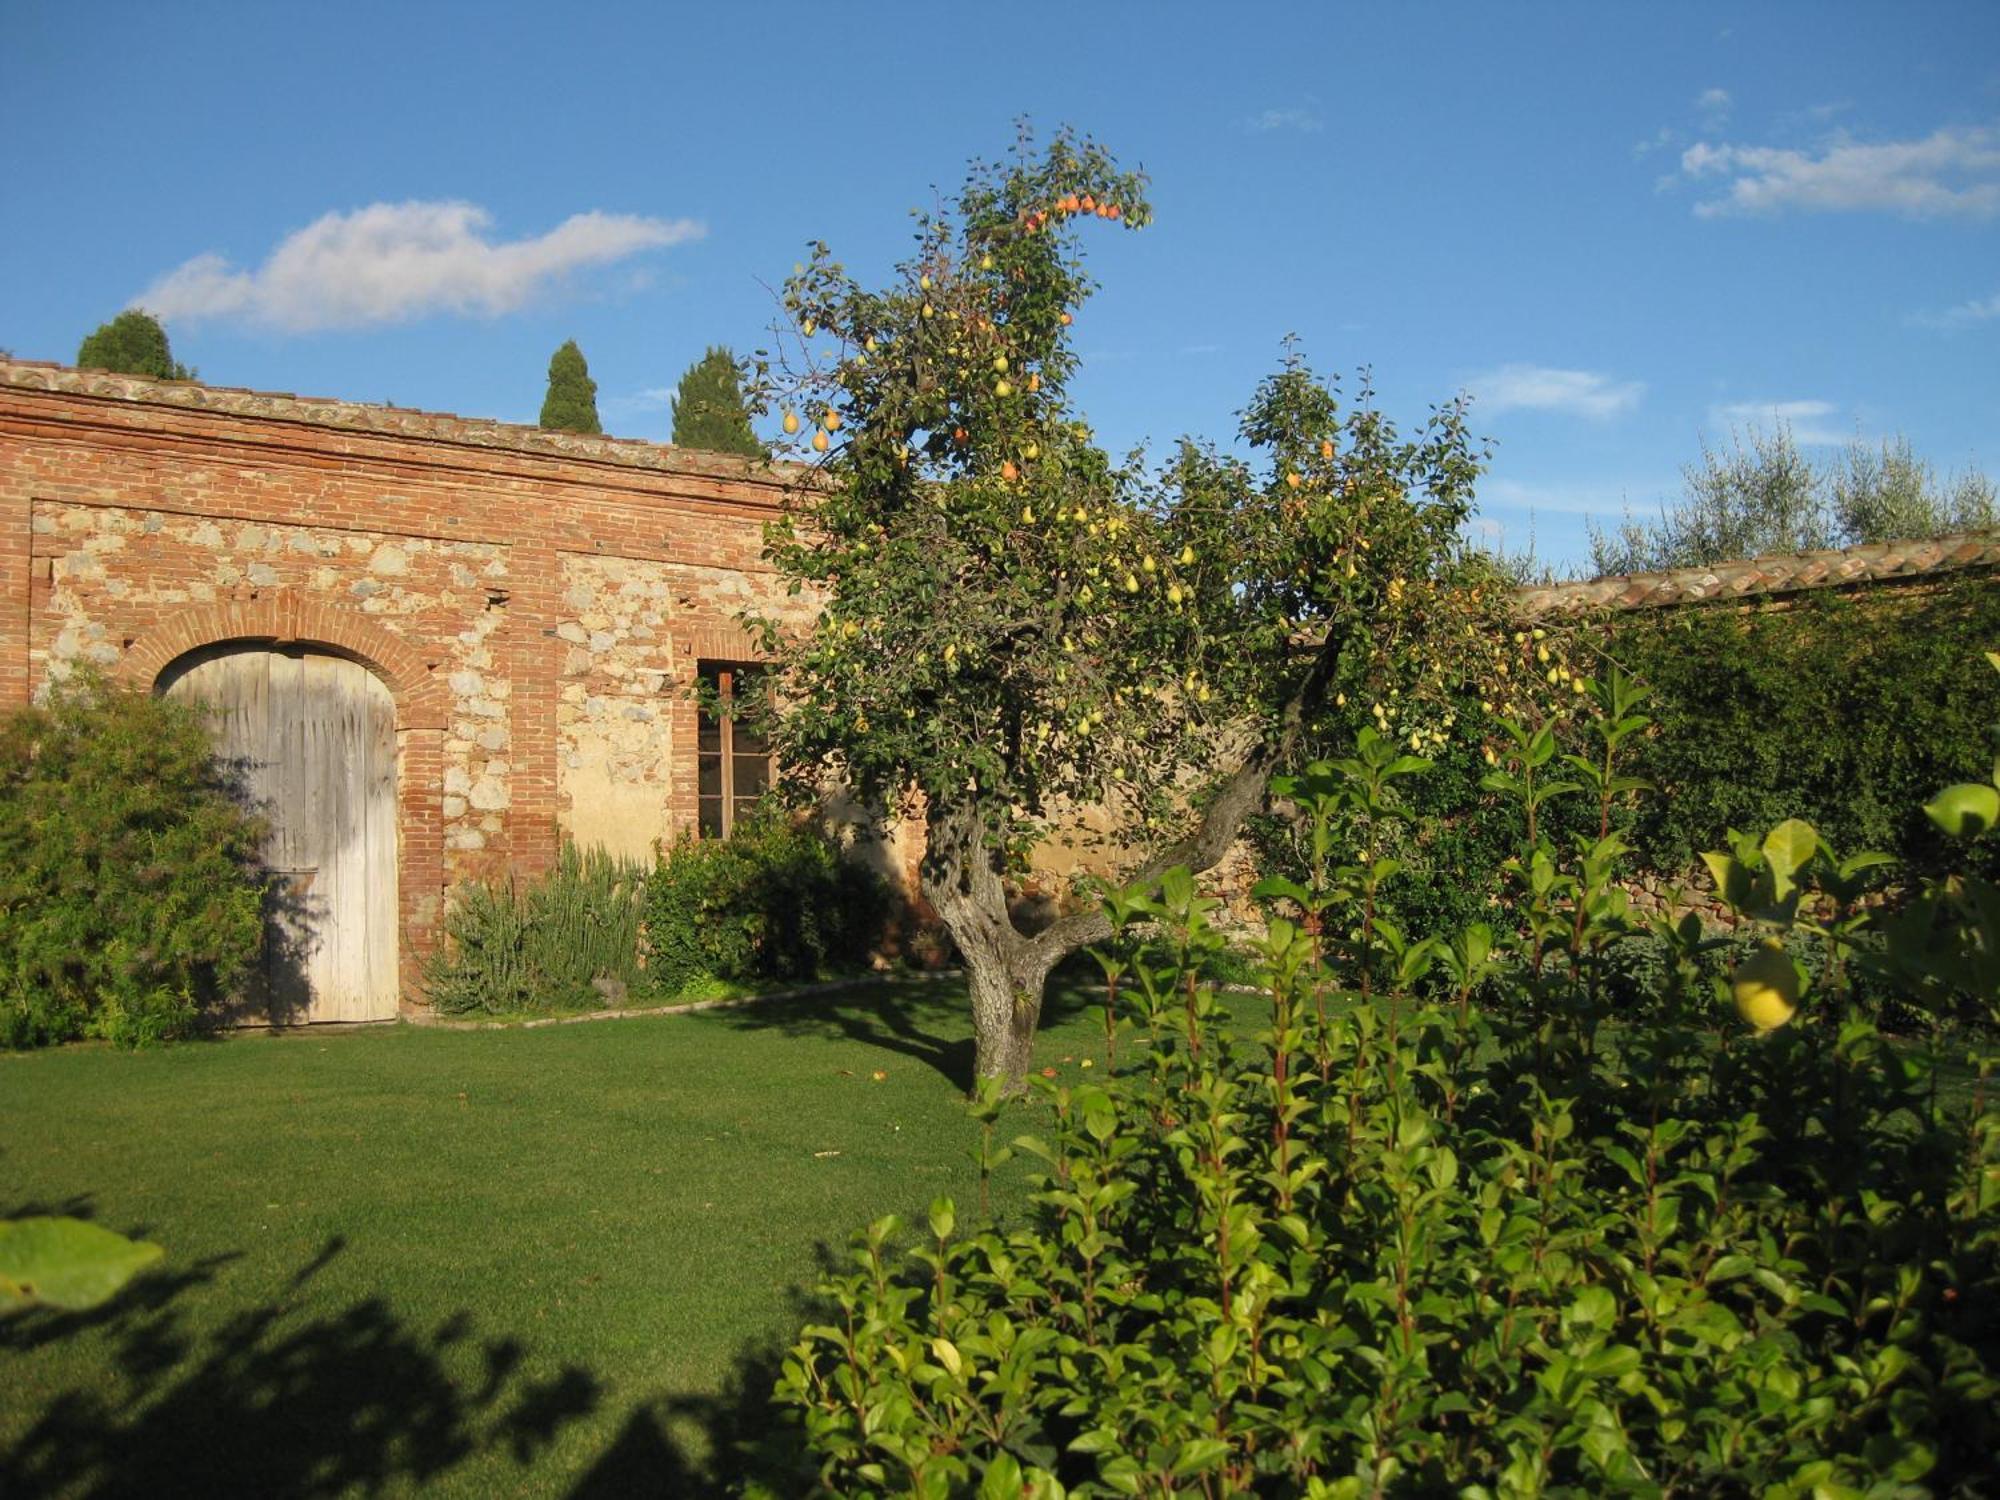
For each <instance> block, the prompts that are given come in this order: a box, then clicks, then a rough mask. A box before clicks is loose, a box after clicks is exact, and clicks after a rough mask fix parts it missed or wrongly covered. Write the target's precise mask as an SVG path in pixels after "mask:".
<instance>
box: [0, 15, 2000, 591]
mask: <svg viewBox="0 0 2000 1500" xmlns="http://www.w3.org/2000/svg"><path fill="white" fill-rule="evenodd" d="M0 98H4V99H5V100H6V102H7V116H8V146H7V150H6V153H5V158H4V165H0V348H6V349H9V350H11V351H12V352H13V353H14V354H16V355H17V356H20V357H23V358H38V359H56V360H70V359H73V358H74V356H75V353H76V346H77V344H78V342H79V340H80V339H81V338H82V336H83V335H84V334H85V333H87V332H89V330H90V329H91V328H92V327H94V326H95V325H96V324H97V323H99V322H100V321H102V320H103V319H104V318H106V317H108V316H110V315H111V314H112V313H113V312H115V311H116V310H117V309H118V308H120V307H121V306H124V305H126V304H128V303H131V302H133V301H134V300H138V299H143V300H147V301H148V302H150V303H151V304H152V305H155V306H161V305H162V304H164V305H165V306H164V308H163V310H165V311H167V312H168V314H169V316H168V319H167V322H168V328H169V332H170V333H171V335H172V338H173V344H174V351H175V353H176V355H177V356H178V357H179V358H181V359H182V360H184V361H186V362H188V363H191V364H193V365H195V366H197V367H198V368H199V370H200V373H201V375H202V377H203V378H204V379H206V380H209V381H211V382H214V383H216V384H224V385H242V386H251V387H256V388H261V389H275V390H291V391H298V392H302V393H307V394H313V395H326V396H337V397H342V398H346V399H351V400H363V401H384V400H393V401H395V402H397V403H400V404H403V405H409V406H422V407H428V408H432V409H438V410H447V411H456V412H461V413H465V414H468V415H475V416H490V417H498V418H502V419H505V420H514V421H532V420H533V419H534V417H535V414H536V412H537V411H538V409H539V407H540V403H541V397H542V391H543V384H544V380H545V375H546V370H547V363H548V356H549V354H550V352H551V351H552V350H553V349H554V347H555V346H556V345H557V344H558V343H560V342H561V341H562V340H563V339H565V338H570V337H574V338H576V339H577V340H578V341H579V342H580V344H581V345H582V347H583V349H584V352H585V354H586V356H587V357H588V359H589V361H590V366H591V373H592V374H593V375H594V376H595V378H596V379H597V382H598V390H599V407H600V410H601V412H602V413H603V416H604V419H605V425H606V427H607V429H608V430H610V431H613V432H616V433H619V434H621V435H626V436H635V437H659V438H663V437H664V436H665V435H666V434H667V432H668V430H669V428H670V425H671V419H670V417H669V415H668V412H667V409H666V406H665V401H664V393H665V392H666V391H667V390H670V389H671V388H672V387H673V385H674V383H675V382H676V381H677V379H678V378H679V376H680V374H681V372H682V371H683V370H684V369H685V368H686V366H687V365H688V364H689V363H690V362H691V361H692V360H694V359H695V358H697V357H699V355H700V354H701V352H702V351H703V349H704V348H705V347H706V346H708V345H709V344H712V343H723V344H729V345H732V346H734V347H736V348H738V349H747V348H750V347H754V346H756V345H758V344H759V343H761V342H764V339H765V333H766V330H767V329H768V327H769V324H770V322H771V320H772V316H773V312H774V306H775V305H774V302H773V299H772V295H771V290H770V288H772V287H775V286H776V284H777V283H778V282H779V281H780V280H782V278H783V277H784V275H785V273H786V272H787V271H788V270H789V269H790V267H791V264H792V262H793V261H794V260H795V259H797V258H798V255H799V252H800V249H801V247H802V246H803V244H804V243H805V242H806V241H808V240H810V239H814V238H821V239H825V240H826V241H828V242H829V244H831V245H832V246H833V247H834V249H835V252H836V253H837V254H838V255H840V256H841V257H842V258H843V259H844V260H846V262H847V263H848V264H849V265H850V266H852V267H854V268H856V269H857V270H859V271H861V272H862V273H863V274H874V273H879V272H881V271H885V270H886V269H887V268H888V267H889V266H890V265H891V264H892V263H893V261H894V260H895V259H896V258H897V256H898V255H899V254H900V253H901V252H902V250H903V249H904V248H905V246H906V245H907V244H908V231H909V221H908V219H907V217H906V214H907V211H908V210H909V209H910V208H911V207H913V206H915V205H918V204H921V203H926V202H928V201H930V199H931V189H932V187H933V185H935V186H937V187H941V188H944V189H947V190H948V189H950V188H952V187H953V186H955V185H956V184H957V183H958V181H959V180H960V179H961V177H962V175H963V167H964V163H965V161H966V159H967V158H968V157H971V156H974V155H982V154H983V155H994V154H997V153H998V152H1000V151H1001V150H1002V149H1004V147H1005V146H1006V145H1007V144H1008V142H1009V141H1010V140H1011V139H1012V123H1011V122H1012V121H1013V120H1014V119H1015V118H1016V117H1017V116H1020V115H1027V116H1029V117H1031V118H1032V119H1033V120H1034V121H1035V122H1036V123H1037V124H1038V125H1041V126H1044V127H1054V126H1056V125H1058V124H1061V123H1069V124H1073V125H1075V126H1076V127H1078V128H1079V129H1082V130H1085V131H1087V132H1089V133H1091V134H1092V135H1094V136H1096V137H1097V138H1098V139H1099V140H1101V141H1103V142H1104V143H1105V144H1106V145H1108V146H1109V147H1111V148H1112V150H1113V151H1114V152H1116V153H1117V154H1118V155H1119V157H1120V158H1121V160H1123V161H1124V162H1125V163H1126V164H1128V165H1135V166H1141V167H1143V168H1144V169H1145V170H1146V171H1147V172H1149V173H1150V174H1151V177H1152V181H1153V196H1154V202H1155V206H1156V210H1157V223H1156V225H1155V226H1154V227H1152V228H1150V229H1148V230H1147V231H1145V232H1144V233H1141V234H1124V233H1120V232H1117V231H1114V230H1110V229H1108V228H1105V227H1103V226H1100V225H1096V224H1095V223H1094V222H1093V223H1087V224H1086V225H1085V232H1086V233H1089V234H1090V235H1091V237H1092V240H1093V243H1092V245H1091V247H1090V248H1091V256H1092V267H1093V270H1094V271H1095V273H1096V274H1097V276H1098V278H1099V279H1100V281H1101V282H1102V283H1103V287H1104V289H1103V291H1102V292H1101V293H1100V295H1099V296H1098V298H1097V299H1096V300H1094V301H1093V302H1092V303H1090V304H1089V306H1088V307H1087V309H1086V310H1085V311H1084V313H1083V315H1082V317H1081V318H1080V319H1079V322H1078V348H1079V351H1080V353H1081V354H1082V356H1083V358H1084V372H1083V376H1082V378H1081V379H1080V381H1079V382H1078V384H1077V386H1076V388H1075V391H1076V395H1077V397H1078V400H1079V404H1080V405H1081V406H1082V408H1083V409H1084V411H1085V412H1086V413H1087V414H1088V416H1089V417H1090V419H1091V420H1092V422H1093V423H1094V425H1095V426H1096V428H1097V430H1098V432H1099V434H1100V436H1101V437H1102V438H1103V439H1104V440H1106V441H1107V442H1108V443H1109V444H1111V445H1112V446H1113V447H1114V449H1122V448H1124V447H1126V446H1128V445H1130V444H1132V443H1136V442H1140V441H1151V442H1153V443H1155V444H1161V445H1163V444H1165V443H1166V442H1168V441H1170V440H1171V439H1173V438H1174V437H1176V436H1177V435H1179V434H1180V433H1183V432H1193V433H1197V434H1205V435H1211V436H1215V437H1217V438H1227V437H1228V436H1229V435H1230V434H1231V433H1232V431H1233V428H1234V423H1235V413H1236V412H1237V411H1238V410H1239V409H1240V408H1241V407H1242V406H1243V404H1244V402H1245V400H1246V398H1247V397H1248V395H1249V393H1250V391H1251V389H1252V387H1253V386H1254V385H1255V383H1256V381H1257V379H1258V378H1259V377H1260V376H1261V375H1262V374H1264V373H1266V372H1267V371H1268V370H1270V369H1271V368H1272V367H1273V365H1274V364H1275V362H1276V360H1277V358H1278V355H1279V342H1280V340H1281V339H1282V338H1283V336H1284V335H1285V334H1287V333H1296V334H1298V335H1299V337H1300V339H1301V341H1302V345H1303V348H1304V349H1305V351H1306V353H1307V354H1308V356H1309V357H1310V358H1311V360H1312V361H1313V362H1314V364H1315V365H1316V366H1317V367H1319V368H1320V369H1322V370H1324V371H1329V372H1331V371H1352V370H1355V369H1356V368H1358V367H1360V366H1364V365H1365V366H1368V367H1370V368H1372V370H1373V372H1374V377H1375V380H1376V384H1377V386H1378V388H1379V389H1380V392H1381V395H1382V399H1383V401H1384V404H1385V405H1386V406H1387V407H1388V408H1389V410H1390V411H1391V412H1392V414H1395V415H1397V416H1398V417H1399V418H1400V419H1402V420H1404V421H1406V422H1413V421H1416V420H1420V419H1421V418H1422V417H1423V415H1424V414H1425V411H1426V409H1427V408H1428V406H1430V405H1431V404H1432V403H1434V402H1437V401H1441V400H1443V399H1446V398H1447V397H1449V396H1450V395H1452V394H1453V393H1454V392H1456V391H1457V390H1459V389H1461V388H1464V389H1470V390H1472V391H1473V392H1474V393H1475V395H1476V396H1477V397H1478V398H1479V399H1478V403H1477V405H1476V406H1475V427H1476V428H1477V430H1478V431H1480V432H1481V433H1482V434H1485V435H1488V436H1490V437H1491V438H1492V439H1493V440H1494V442H1495V445H1496V452H1495V456H1494V461H1493V466H1492V470H1491V473H1490V475H1489V476H1488V478H1487V480H1486V482H1485V484H1484V486H1483V490H1482V500H1481V513H1482V517H1483V519H1484V522H1485V524H1486V526H1487V527H1488V529H1489V530H1490V531H1492V532H1494V533H1496V534H1498V535H1500V536H1501V537H1502V538H1503V539H1504V543H1505V545H1507V546H1509V547H1510V548H1517V549H1518V548H1519V547H1521V546H1524V545H1525V544H1526V543H1527V542H1528V540H1529V537H1530V534H1531V531H1532V535H1533V538H1534V541H1535V543H1536V546H1537V548H1538V550H1539V551H1540V553H1541V554H1542V555H1543V556H1544V557H1546V558H1550V559H1552V560H1554V561H1556V562H1558V563H1561V562H1565V561H1572V560H1576V559H1580V558H1581V557H1582V556H1583V554H1584V552H1585V550H1586V549H1585V542H1584V517H1585V516H1586V514H1589V513H1595V514H1596V515H1597V516H1598V517H1599V518H1600V519H1601V520H1603V521H1606V522H1611V521H1615V520H1616V519H1617V517H1618V516H1619V514H1620V512H1621V510H1622V508H1623V507H1625V506H1627V505H1629V506H1631V507H1632V508H1633V509H1634V510H1635V511H1636V512H1639V513H1641V514H1650V513H1652V512H1654V511H1655V510H1656V509H1657V507H1658V505H1659V504H1660V502H1661V501H1662V499H1665V498H1668V497H1670V496H1672V495H1674V494H1675V493H1677V492H1678V489H1679V485H1680V478H1679V472H1680V468H1681V466H1682V465H1683V464H1684V463H1686V462H1687V461H1689V460H1690V459H1691V458H1693V457H1695V456H1696V455H1697V454H1698V453H1699V451H1700V445H1701V442H1702V440H1703V438H1704V436H1706V437H1707V438H1708V439H1709V440H1710V441H1718V440H1720V441H1724V442H1726V441H1727V440H1728V437H1729V434H1730V431H1731V429H1732V428H1740V427H1744V426H1746V425H1748V424H1751V423H1754V422H1757V421H1766V422H1768V421H1770V420H1773V418H1774V416H1782V417H1783V418H1784V419H1786V420H1788V421H1789V422H1790V425H1791V426H1792V429H1793V432H1794V435H1795V436H1796V437H1797V438H1798V439H1799V440H1800V441H1801V442H1802V443H1805V444H1807V445H1809V446H1811V447H1812V449H1813V451H1815V452H1817V453H1831V452H1832V451H1834V450H1833V447H1832V446H1829V445H1835V444H1839V443H1842V442H1845V441H1846V440H1848V439H1850V438H1851V437H1853V436H1855V435H1857V434H1859V435H1860V436H1862V437H1863V438H1864V439H1869V440H1875V439H1879V438H1882V437H1884V436H1887V435H1891V434H1894V433H1898V432H1900V433H1904V434H1907V435H1908V436H1909V438H1910V439H1911V441H1912V442H1913V443H1914V444H1915V446H1916V447H1917V449H1918V451H1919V452H1921V453H1922V454H1924V455H1925V456H1926V457H1928V458H1930V459H1931V460H1932V461H1933V462H1935V463H1936V464H1937V465H1938V466H1939V467H1940V468H1942V469H1947V470H1949V469H1961V468H1966V467H1976V468H1982V469H1984V470H1986V471H1987V472H1989V473H1996V472H2000V4H1994V3H1992V0H1977V3H1965V4H1924V3H1897V4H1889V3H1886V0H1885V3H1881V4H1877V5H1868V6H1863V5H1856V4H1825V3H1820V4H1811V5H1803V4H1777V3H1756V4H1732V5H1723V4H1674V5H1648V6H1640V5H1636V4H1633V5H1625V4H1605V3H1592V4H1566V5H1556V4H1547V5H1491V4H1464V5H1458V4H1441V3H1440V4H1410V5H1401V4H1398V5H1390V4H1387V3H1382V4H1377V5H1370V6H1355V5H1334V4H1324V5H1294V6H1258V5H1234V6H1229V7H1224V6H1220V5H1212V4H1204V5H1193V4H1188V5H1180V4H1172V3H1161V4H1153V5H1140V4H1115V3H1090V0H1071V3H1068V4H1063V5H1041V4H1035V3H1027V0H1022V3H1008V4H986V5H978V6H969V5H956V6H954V5H940V4H936V3H932V4H929V5H926V6H914V5H913V6H901V5H874V6H854V7H848V8H839V7H829V6H826V5H818V6H787V5H780V4H770V3H766V4H761V5H758V6H754V7H753V6H730V5H724V4H715V3H708V4H704V5H699V6H680V5H669V4H631V5H609V4H606V5H591V4H577V5H574V6H570V7H559V6H551V5H548V4H539V5H534V6H527V5H516V4H510V3H500V0H490V3H483V4H478V5H448V4H416V3H404V4H397V5H372V4H366V3H344V4H342V5H339V6H320V7H310V8H309V7H303V6H289V5H263V4H249V3H244V4H233V5H221V4H200V3H192V4H176V5H156V4H143V5H142V4H131V3H123V4H120V3H111V4H93V5H77V4H72V3H67V0H65V3H42V0H8V3H6V4H5V5H4V6H0Z"/></svg>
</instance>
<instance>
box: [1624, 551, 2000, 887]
mask: <svg viewBox="0 0 2000 1500" xmlns="http://www.w3.org/2000/svg"><path fill="white" fill-rule="evenodd" d="M1994 649H2000V587H1996V584H1995V581H1994V580H1993V579H1992V578H1991V577H1990V576H1988V575H1985V574H1975V575H1970V576H1965V577H1960V578H1957V579H1954V580H1951V581H1950V582H1947V583H1945V584H1943V585H1941V586H1938V587H1936V588H1934V589H1927V590H1925V591H1923V592H1921V593H1918V592H1913V591H1908V590H1885V589H1879V588H1878V589H1872V590H1865V591H1858V592H1853V593H1836V592H1833V591H1831V590H1820V591H1815V592H1812V593H1807V594H1801V595H1799V596H1797V598H1796V599H1795V600H1794V601H1793V602H1791V603H1790V604H1789V605H1788V606H1786V607H1782V608H1764V609H1753V610H1741V609H1737V608H1734V607H1730V606H1718V605H1707V606H1691V607H1684V608H1678V609H1665V610H1657V611H1648V612H1645V613H1643V614H1630V615H1624V616H1618V617H1614V618H1613V619H1612V620H1611V621H1610V622H1609V623H1608V625H1607V626H1606V627H1605V629H1604V632H1603V636H1602V650H1603V651H1604V652H1605V653H1606V654H1607V655H1609V656H1611V657H1612V658H1614V659H1615V660H1617V661H1618V662H1620V663H1621V664H1622V665H1623V666H1624V667H1625V668H1626V670H1627V671H1629V672H1631V673H1632V674H1633V675H1634V676H1636V677H1638V678H1639V679H1640V680H1642V681H1644V682H1645V683H1647V684H1648V685H1650V686H1651V688H1652V690H1653V691H1652V696H1651V697H1650V698H1649V699H1648V700H1647V701H1646V707H1645V711H1646V712H1647V713H1649V714H1650V715H1652V717H1653V718H1654V720H1655V721H1656V724H1657V732H1656V733H1654V734H1653V735H1651V736H1649V737H1648V739H1647V740H1646V742H1645V745H1644V747H1643V749H1642V752H1641V754H1640V757H1639V763H1638V767H1637V769H1638V771H1639V773H1640V774H1641V775H1644V776H1646V777H1648V778H1650V779H1651V780H1652V781H1654V782H1656V783H1657V784H1658V785H1659V787H1660V789H1661V791H1662V792H1663V793H1664V794H1665V795H1664V796H1661V797H1658V798H1650V799H1648V800H1647V803H1646V805H1645V807H1644V808H1643V810H1642V812H1641V814H1640V816H1639V818H1638V820H1637V821H1636V823H1635V824H1634V825H1633V828H1632V830H1631V833H1632V837H1633V840H1634V842H1635V845H1636V847H1637V850H1638V853H1639V855H1640V858H1641V860H1642V861H1643V862H1644V863H1645V864H1646V865H1648V866H1650V867H1651V868H1653V869H1656V870H1659V871H1661V872H1663V873H1678V872H1679V871H1681V870H1683V869H1685V868H1686V866H1687V860H1688V851H1690V850H1696V849H1715V848H1720V847H1722V839H1723V836H1724V834H1725V831H1726V830H1728V829H1730V828H1753V827H1757V828H1761V827H1769V826H1770V825H1772V824H1774V823H1776V822H1779V821H1780V820H1782V819H1783V818H1785V817H1788V816H1795V817H1801V818H1804V819H1805V820H1806V821H1807V822H1809V823H1811V824H1813V825H1814V826H1815V827H1816V828H1818V829H1819V830H1820V832H1821V833H1822V834H1823V835H1824V836H1825V837H1826V838H1827V839H1828V840H1830V841H1831V842H1832V844H1833V845H1834V847H1836V848H1837V849H1839V850H1841V851H1842V852H1843V853H1846V852H1849V851H1852V850H1859V849H1877V850H1880V851H1882V852H1883V853H1886V854H1893V855H1895V856H1896V857H1897V858H1898V859H1899V860H1901V861H1903V862H1904V864H1905V865H1906V866H1907V867H1908V868H1909V870H1911V871H1913V872H1924V873H1928V872H1934V871H1936V870H1937V869H1938V868H1939V861H1940V859H1941V858H1942V856H1943V846H1942V842H1941V839H1940V836H1939V835H1938V833H1937V831H1936V830H1935V829H1934V828H1933V827H1932V826H1931V825H1930V823H1929V820H1927V819H1926V818H1925V817H1924V815H1923V813H1922V812H1921V811H1920V808H1921V805H1922V804H1923V802H1924V801H1925V800H1927V799H1928V798H1929V797H1930V796H1931V795H1933V794H1934V793H1935V792H1936V790H1937V789H1938V788H1939V787H1941V786H1946V785H1949V784H1951V783H1953V782H1958V781H1968V780H1973V781H1977V780H1984V779H1985V778H1986V777H1987V776H1988V775H1990V774H1991V772H1992V769H1993V762H1994V756H1995V753H1996V751H2000V734H1996V731H1995V728H1994V726H1995V723H1996V720H2000V677H1996V675H1995V674H1994V673H1992V672H1988V671H1985V670H1983V669H1982V670H1978V671H1972V670H1968V664H1971V665H1977V663H1978V662H1979V658H1980V655H1981V653H1982V652H1984V651H1988V650H1994ZM1984 857H1985V858H1986V859H1987V860H1989V861H1990V860H1992V859H1993V856H1992V855H1991V854H1986V855H1985V856H1984Z"/></svg>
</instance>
